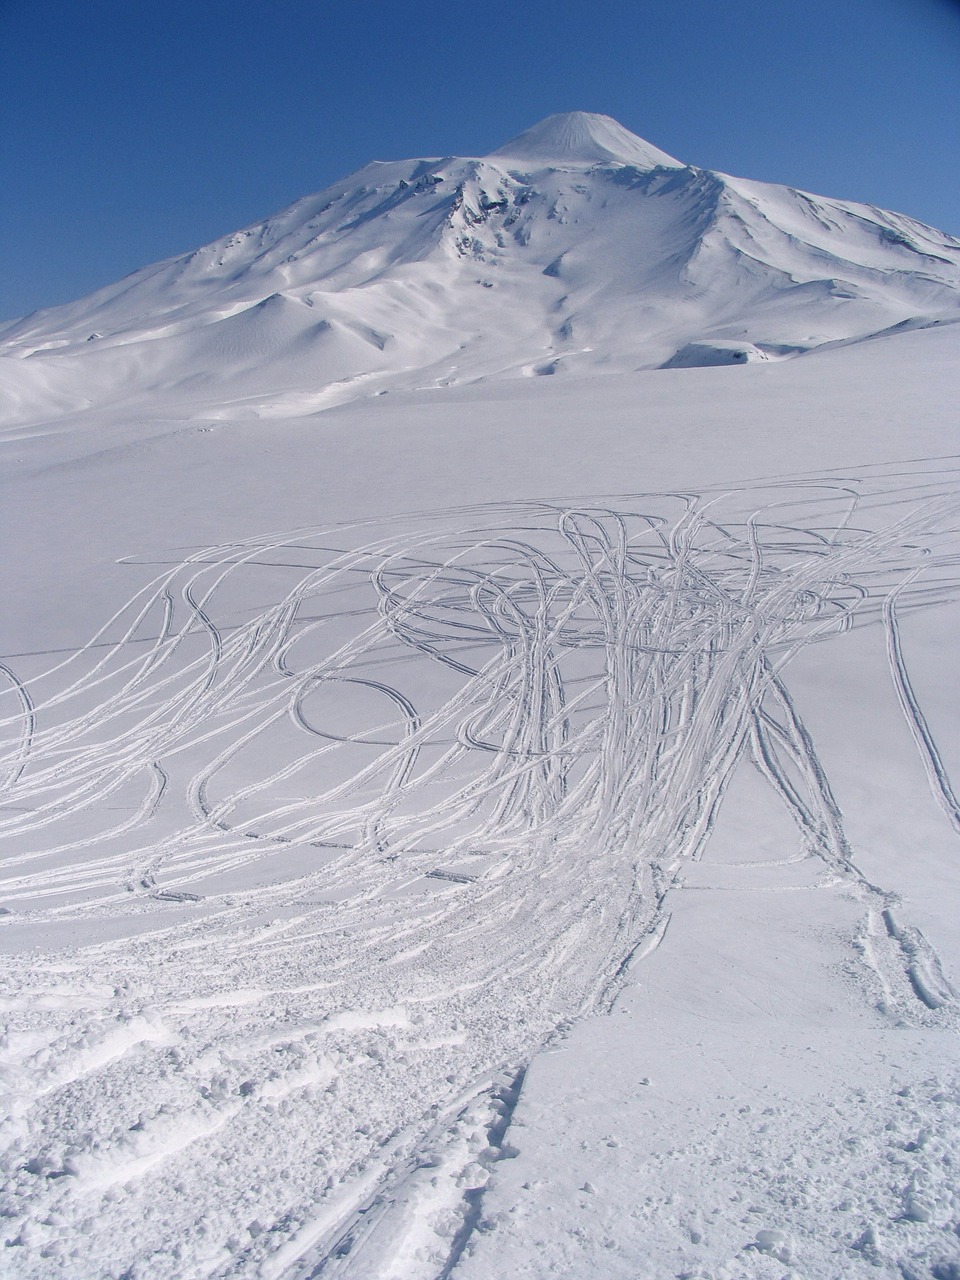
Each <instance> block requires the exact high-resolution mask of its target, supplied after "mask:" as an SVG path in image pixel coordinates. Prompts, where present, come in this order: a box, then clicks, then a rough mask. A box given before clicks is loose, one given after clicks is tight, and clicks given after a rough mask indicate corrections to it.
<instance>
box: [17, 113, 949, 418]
mask: <svg viewBox="0 0 960 1280" xmlns="http://www.w3.org/2000/svg"><path fill="white" fill-rule="evenodd" d="M958 316H960V243H958V242H957V241H956V240H954V239H953V238H951V237H949V236H946V235H944V234H942V233H940V232H938V231H935V230H933V229H932V228H929V227H925V226H923V225H921V224H919V223H917V222H915V221H913V220H912V219H910V218H907V217H905V216H903V215H900V214H894V213H887V212H885V211H883V210H879V209H874V208H870V207H867V206H863V205H855V204H849V203H844V202H841V201H835V200H828V199H825V198H822V197H817V196H810V195H807V194H806V193H804V192H800V191H795V190H792V189H790V188H786V187H778V186H772V185H769V184H764V183H757V182H748V181H744V180H741V179H736V178H730V177H727V176H725V175H723V174H717V173H711V172H707V171H704V170H700V169H696V168H694V167H691V166H684V165H683V164H681V163H680V162H679V161H677V160H674V159H673V158H672V157H670V156H668V155H666V154H665V153H664V152H662V151H659V150H658V149H657V148H655V147H653V146H651V145H649V144H648V143H646V142H644V141H643V140H642V139H640V138H637V137H635V136H634V135H633V134H631V133H629V132H628V131H627V130H625V129H623V128H622V126H620V125H618V124H617V123H616V122H615V121H613V120H611V119H609V118H608V117H605V116H598V115H590V114H587V113H582V112H574V113H571V114H568V115H561V116H553V117H550V118H549V119H547V120H545V121H542V122H541V123H540V124H538V125H535V126H534V127H533V128H532V129H530V130H528V131H527V132H526V133H524V134H521V135H520V136H519V137H518V138H516V139H513V140H512V141H511V142H509V143H507V144H505V146H503V147H501V148H499V149H498V150H497V151H495V152H493V153H492V154H490V155H489V156H486V157H482V158H478V159H474V158H468V159H463V158H450V157H447V158H442V159H441V158H437V159H421V160H412V161H400V162H393V163H379V162H377V163H373V164H370V165H368V166H366V167H365V168H364V169H361V170H359V171H358V172H357V173H355V174H353V175H352V176H350V177H349V178H347V179H345V180H344V181H342V182H340V183H337V184H336V185H334V186H333V187H330V188H328V189H326V190H325V191H322V192H320V193H319V194H317V195H314V196H308V197H306V198H305V199H303V200H299V201H297V202H296V203H295V204H293V205H291V206H290V207H289V208H288V209H286V210H284V211H282V212H281V213H278V214H276V215H274V216H273V217H271V218H268V219H266V220H265V221H264V222H262V223H257V224H255V225H254V226H251V227H247V228H245V229H243V230H242V231H239V232H237V233H235V234H233V235H230V236H225V237H223V238H222V239H220V240H217V241H215V242H214V243H212V244H210V245H207V246H206V247H204V248H202V249H199V250H197V251H196V252H194V253H191V254H187V255H184V256H183V257H179V258H174V259H171V260H169V261H167V262H163V263H159V264H157V265H155V266H152V267H146V268H144V269H143V270H142V271H139V272H136V273H135V274H134V275H132V276H129V277H128V278H126V279H125V280H122V281H120V282H119V283H117V284H116V285H111V286H109V287H107V288H105V289H101V290H99V291H98V292H96V293H94V294H92V295H90V297H88V298H85V299H81V300H80V301H79V302H75V303H71V304H68V305H66V306H62V307H57V308H53V309H51V310H48V311H42V312H38V313H36V314H34V315H32V316H28V317H26V318H25V319H23V320H21V321H17V322H13V323H10V324H8V325H6V326H5V327H4V328H2V329H0V342H2V345H0V356H2V357H3V358H2V359H0V396H2V400H0V405H2V409H0V413H2V415H3V416H2V419H0V420H3V421H7V422H31V421H38V420H42V419H44V418H46V417H49V416H51V415H56V414H58V413H62V412H65V411H76V410H82V409H85V408H89V407H96V408H99V409H103V408H107V407H111V406H115V407H116V408H117V409H120V408H122V409H123V410H124V411H126V412H156V411H157V407H158V405H160V404H161V403H162V404H163V405H164V406H165V409H164V411H165V412H168V413H170V414H176V415H179V416H184V417H187V416H189V417H201V416H207V417H211V418H217V417H220V416H224V415H225V416H230V417H236V416H237V415H241V414H248V415H251V416H260V417H277V416H285V415H287V414H290V413H300V412H311V411H315V410H318V409H323V408H328V407H330V406H331V405H334V404H337V403H343V402H345V401H348V400H352V399H355V398H357V397H364V396H368V395H371V394H376V393H381V392H384V391H388V390H396V389H402V388H407V389H411V388H417V387H437V386H445V385H450V384H456V383H459V382H464V381H474V380H478V379H501V378H510V377H518V376H524V375H527V376H530V375H542V374H551V373H565V372H578V373H582V374H594V373H602V372H610V371H629V370H635V369H643V368H656V367H658V366H660V365H663V364H669V365H680V366H689V365H692V364H711V363H743V362H747V361H750V360H754V359H769V358H776V357H780V356H784V355H790V354H797V353H800V352H804V351H807V350H809V349H810V348H812V347H816V346H818V345H822V344H824V343H826V342H835V341H848V340H851V339H857V338H862V337H864V336H867V335H870V334H874V333H876V332H879V331H882V330H884V329H886V328H889V327H890V326H892V325H897V324H907V325H925V324H929V323H932V322H936V321H939V320H944V319H955V318H957V317H958Z"/></svg>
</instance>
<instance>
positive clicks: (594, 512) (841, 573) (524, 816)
mask: <svg viewBox="0 0 960 1280" xmlns="http://www.w3.org/2000/svg"><path fill="white" fill-rule="evenodd" d="M956 525H957V503H956V495H955V493H954V492H953V491H952V490H951V489H950V488H949V486H947V485H946V484H945V482H944V480H943V478H942V477H941V476H935V475H932V474H927V473H925V472H924V471H922V470H921V469H920V468H919V467H918V468H915V469H914V470H913V472H912V473H910V474H906V475H905V474H903V473H899V474H897V475H885V474H883V473H882V472H880V471H872V472H869V473H867V474H866V475H865V476H859V477H857V476H854V477H814V478H811V479H799V480H793V481H789V480H784V481H781V482H777V483H776V484H766V485H752V486H744V487H743V488H741V489H737V490H731V491H725V492H715V493H704V494H650V495H634V496H631V497H629V498H622V499H617V500H616V501H612V500H607V501H604V502H596V501H591V502H590V503H584V504H572V503H539V502H530V503H513V504H508V505H503V506H491V507H476V508H471V509H466V510H455V511H446V512H440V513H435V514H431V515H428V516H416V517H405V518H403V519H398V520H395V521H390V522H386V521H385V522H380V523H379V525H377V526H372V525H357V526H351V527H339V528H336V529H330V528H324V529H317V530H298V531H297V532H296V533H295V534H294V535H285V534H283V535H277V536H275V537H264V538H258V539H251V540H248V541H245V542H242V543H237V544H231V545H223V546H218V547H210V548H204V549H202V550H199V551H197V552H195V553H194V554H192V555H191V556H189V557H188V558H186V559H185V560H183V561H182V562H179V563H177V564H176V565H175V567H173V568H172V569H171V570H170V571H169V572H167V573H165V574H164V575H163V576H161V577H160V578H158V579H157V580H156V581H155V582H153V583H152V584H151V585H150V586H148V587H147V588H145V589H144V590H143V591H142V592H141V593H140V594H139V595H138V596H137V597H136V598H135V599H134V600H133V601H131V602H130V604H129V605H128V606H127V607H126V608H125V609H123V610H120V611H119V612H118V614H117V615H116V616H115V617H114V618H113V619H111V621H110V622H109V623H108V624H107V625H106V626H105V627H104V629H103V630H102V631H101V632H100V633H99V634H98V635H97V636H95V637H94V638H93V639H92V640H91V642H90V644H89V645H88V646H86V647H85V648H83V649H81V650H79V651H78V652H77V653H76V654H74V655H72V656H71V657H70V658H68V659H67V660H65V661H64V662H62V663H60V664H59V665H57V666H56V667H54V668H52V669H51V670H49V671H47V672H44V673H42V674H40V675H38V676H35V677H34V678H33V679H31V680H30V681H24V680H22V679H21V678H20V677H19V676H17V675H16V674H14V672H13V669H12V668H8V667H7V666H4V667H3V672H4V675H5V678H6V685H5V687H4V689H3V690H2V691H0V714H2V716H3V723H2V726H0V733H2V734H3V736H4V737H5V738H6V739H7V741H6V743H5V747H4V750H5V754H4V756H3V757H2V759H0V776H2V777H3V778H4V780H5V789H4V792H3V795H2V801H3V808H2V809H0V835H2V836H4V837H5V838H6V839H7V841H8V845H7V847H8V848H9V850H10V852H9V854H8V856H7V857H6V859H5V861H4V864H3V873H2V883H0V893H2V901H3V902H4V903H5V904H6V905H7V907H8V909H9V910H12V911H13V912H15V913H18V914H19V915H22V914H23V913H24V912H27V913H33V915H34V918H35V919H36V920H37V921H38V923H39V922H42V921H49V922H51V923H52V924H53V925H63V926H64V927H66V928H68V929H69V928H70V927H71V926H72V925H76V926H77V927H81V926H82V927H84V928H87V929H90V930H93V931H94V932H96V931H97V930H99V938H98V940H95V941H93V942H90V943H89V944H88V945H85V946H82V947H80V948H79V949H78V950H77V951H76V952H75V953H73V955H72V957H71V958H70V959H69V960H67V959H64V958H63V957H62V956H60V957H59V958H58V957H57V956H56V955H53V956H52V957H47V958H42V959H40V960H39V961H37V963H36V965H35V969H34V971H33V972H31V973H28V974H25V973H24V972H23V966H22V965H18V964H15V963H14V962H13V961H12V960H11V961H7V962H5V967H6V968H7V970H8V971H9V972H8V978H9V984H10V985H9V990H10V993H11V994H10V996H9V997H8V999H7V1002H6V1007H7V1009H8V1011H9V1013H10V1019H11V1025H12V1027H13V1032H12V1034H11V1036H10V1037H9V1038H8V1041H7V1044H6V1047H5V1049H4V1053H5V1055H6V1056H5V1058H4V1062H3V1067H2V1077H0V1079H2V1081H3V1083H4V1084H5V1086H6V1088H7V1090H8V1092H9V1097H10V1105H11V1116H12V1119H11V1120H10V1122H9V1124H8V1125H7V1126H6V1130H5V1141H6V1144H7V1145H6V1151H5V1155H4V1156H3V1168H4V1171H5V1174H6V1178H7V1184H6V1197H7V1200H6V1204H7V1207H8V1208H10V1210H11V1212H12V1213H13V1214H17V1213H22V1212H23V1206H24V1205H27V1206H29V1214H28V1216H29V1218H30V1219H31V1220H32V1223H33V1225H32V1226H29V1227H27V1226H26V1225H25V1226H24V1227H23V1231H25V1232H27V1233H28V1235H29V1233H30V1232H31V1231H32V1232H33V1233H34V1235H35V1236H36V1237H37V1240H39V1241H40V1243H41V1245H43V1246H45V1247H48V1248H49V1249H51V1250H52V1251H53V1252H52V1253H49V1254H48V1255H47V1257H48V1258H49V1257H53V1258H55V1259H56V1260H57V1266H58V1267H62V1268H66V1270H67V1272H69V1269H70V1267H71V1266H75V1265H77V1264H78V1260H79V1259H82V1258H83V1257H84V1256H85V1253H86V1251H88V1250H89V1249H91V1248H94V1249H95V1250H96V1251H97V1257H98V1259H100V1260H101V1261H100V1265H102V1266H103V1268H104V1271H103V1274H110V1275H114V1274H116V1275H119V1274H121V1273H122V1274H125V1275H129V1276H131V1277H132V1276H137V1275H141V1274H142V1275H151V1276H174V1275H175V1276H177V1277H183V1278H186V1277H192V1276H208V1275H221V1276H228V1275H241V1274H244V1275H245V1274H258V1275H259V1274H262V1275H265V1276H277V1277H279V1276H286V1275H290V1276H293V1275H301V1274H302V1275H307V1274H314V1273H315V1272H316V1268H317V1267H319V1266H320V1265H321V1264H324V1265H326V1266H329V1268H330V1274H341V1273H344V1274H345V1273H346V1270H348V1269H349V1268H348V1266H347V1262H346V1261H345V1259H346V1258H347V1257H348V1254H347V1252H346V1250H347V1246H348V1244H349V1243H351V1242H353V1241H354V1240H355V1238H359V1237H360V1236H362V1234H363V1232H362V1231H361V1230H360V1226H358V1224H362V1223H366V1229H367V1230H368V1231H369V1230H371V1229H372V1227H371V1224H372V1223H374V1222H375V1221H376V1220H377V1206H378V1205H382V1204H383V1203H384V1202H385V1201H384V1196H385V1194H386V1190H385V1189H386V1188H388V1187H394V1188H395V1187H396V1186H397V1185H398V1179H399V1180H400V1181H402V1180H403V1178H405V1177H408V1175H411V1173H412V1172H416V1170H417V1169H418V1168H420V1167H422V1165H423V1163H424V1161H426V1160H428V1159H433V1160H434V1161H435V1163H436V1164H437V1165H438V1167H440V1166H444V1167H446V1165H449V1166H450V1168H451V1169H452V1170H453V1172H454V1173H455V1174H456V1177H454V1178H453V1181H456V1178H460V1180H461V1181H463V1180H464V1179H466V1180H467V1181H468V1182H469V1179H470V1178H471V1177H472V1178H473V1179H474V1182H476V1180H477V1179H478V1178H479V1179H480V1180H481V1181H482V1176H483V1163H484V1160H489V1159H491V1158H492V1157H491V1156H490V1150H491V1143H492V1139H491V1136H490V1135H491V1133H493V1132H495V1131H497V1120H496V1116H497V1115H498V1114H501V1113H502V1112H503V1109H504V1107H505V1106H506V1105H507V1104H506V1102H505V1101H504V1099H508V1098H509V1096H510V1089H511V1085H510V1081H511V1080H512V1079H513V1077H514V1076H515V1074H516V1072H517V1070H518V1069H519V1068H520V1067H521V1066H522V1064H523V1063H524V1062H525V1061H527V1060H528V1059H529V1057H530V1055H531V1054H532V1053H533V1052H534V1051H535V1050H536V1049H537V1048H538V1047H540V1046H542V1045H543V1044H544V1043H545V1042H546V1041H548V1040H549V1038H550V1037H551V1036H553V1035H555V1034H556V1032H557V1031H558V1029H560V1028H562V1027H563V1026H564V1025H565V1024H567V1023H568V1022H569V1020H570V1019H572V1018H574V1017H576V1016H578V1015H579V1014H581V1013H582V1012H584V1011H585V1010H588V1009H595V1008H598V1007H603V1006H604V1005H605V1004H606V1003H607V1002H608V1001H609V1000H610V998H611V997H612V995H613V994H615V992H616V990H617V986H618V983H619V982H620V981H621V977H622V974H623V971H624V968H625V964H626V961H627V960H628V958H629V957H630V955H631V954H632V953H634V952H635V950H636V949H637V948H638V947H639V948H642V947H643V946H644V945H645V940H647V939H651V938H652V939H656V938H659V937H660V936H662V932H663V929H664V926H665V921H664V919H663V918H662V912H661V903H662V899H663V896H664V893H665V891H666V890H667V888H668V887H669V886H670V884H671V883H672V881H673V877H674V875H675V873H676V872H677V870H678V869H679V868H680V867H681V866H682V865H683V864H684V862H685V861H687V860H689V859H691V858H696V857H698V856H699V855H700V853H701V851H702V849H703V847H704V844H705V842H706V840H707V839H708V837H709V834H710V831H711V828H712V825H713V822H714V819H715V816H716V813H717V809H718V806H719V804H720V802H721V800H722V797H723V794H724V791H725V788H726V787H727V784H728V782H729V781H730V778H731V777H732V774H733V770H734V768H735V767H736V765H737V764H738V762H739V761H740V760H741V759H743V758H747V757H752V759H753V760H754V762H755V763H756V765H757V767H758V768H759V769H760V771H761V773H762V774H763V775H764V776H765V777H766V778H767V780H768V781H769V782H770V784H771V786H772V787H773V788H774V790H775V792H776V794H777V795H778V796H779V797H780V798H781V799H782V801H783V802H784V804H785V805H786V807H787V809H788V811H789V812H790V813H791V814H792V816H793V817H794V819H795V821H796V824H797V828H798V831H799V833H800V837H801V839H802V841H803V844H804V848H805V850H806V851H807V853H808V854H809V855H810V856H816V857H819V858H821V859H823V860H824V861H825V862H826V863H828V864H829V866H830V867H831V869H832V870H833V871H834V872H835V874H836V875H838V876H840V877H843V878H845V879H846V880H847V881H848V882H849V884H850V887H851V891H852V892H855V893H857V894H859V895H860V896H861V897H862V899H863V902H864V905H865V910H867V911H869V913H870V915H871V919H873V920H876V921H882V922H883V924H884V927H885V929H886V935H887V941H888V942H889V944H890V947H889V948H888V949H890V948H892V949H893V950H894V951H896V949H897V947H899V948H900V952H901V953H902V954H901V957H900V958H901V960H902V964H903V968H904V973H905V974H906V976H907V978H909V982H910V984H911V985H912V990H913V992H914V993H915V994H916V995H917V996H918V999H917V1000H915V1001H914V1002H913V1006H911V1007H910V1009H908V1010H907V1011H906V1013H904V1012H903V1011H901V1016H909V1017H913V1018H916V1019H920V1020H923V1019H929V1018H936V1017H947V1016H951V1017H952V1016H953V1013H952V1011H953V1007H954V1001H955V993H953V991H952V989H951V988H950V987H949V984H948V983H947V982H946V980H945V979H944V978H943V975H942V974H941V973H940V971H939V968H938V965H937V961H936V957H935V956H934V955H932V953H931V952H930V951H929V948H927V947H926V944H925V942H924V940H923V938H922V935H919V934H918V933H917V931H916V930H911V929H910V928H909V926H906V925H901V924H900V923H899V921H897V920H896V918H895V917H894V916H893V915H892V914H891V912H890V903H889V901H888V900H887V899H886V898H885V896H884V894H883V893H882V891H881V890H880V889H878V888H877V887H875V886H873V885H870V884H869V883H868V882H867V881H866V880H864V878H863V877H862V876H861V874H860V873H859V871H858V870H857V868H856V865H855V863H854V861H853V860H852V856H851V851H850V849H849V847H848V845H847V841H846V837H845V835H844V831H843V821H842V815H841V813H840V810H839V808H838V806H837V803H836V800H835V799H834V797H833V795H832V793H831V789H830V784H829V780H828V778H827V777H826V774H825V772H824V770H823V767H822V765H821V763H820V761H819V759H818V756H817V752H816V748H815V744H814V742H813V740H812V738H811V736H810V734H809V733H808V731H807V729H806V728H805V726H804V724H803V721H802V719H801V717H800V715H799V712H798V710H797V708H796V706H795V705H794V703H793V701H792V699H791V696H790V692H789V688H788V685H787V683H786V676H787V671H788V664H789V660H790V658H791V657H792V656H793V655H795V654H796V653H797V652H798V651H800V650H801V649H802V648H803V647H805V646H807V645H809V644H813V643H818V642H821V641H825V640H827V639H829V638H831V637H835V636H837V635H839V634H841V633H843V632H844V631H845V630H847V629H849V628H850V627H851V626H857V625H861V624H870V623H874V624H878V625H879V624H881V623H885V625H886V628H887V634H888V637H889V652H890V661H891V669H892V672H893V675H894V678H895V682H896V687H897V689H898V693H899V696H900V698H901V702H902V703H903V705H904V710H905V711H906V712H907V714H908V715H909V716H910V717H911V718H912V724H913V726H914V732H915V735H919V736H918V745H919V746H920V747H921V749H922V750H923V751H924V752H925V763H926V765H927V767H928V772H931V771H932V777H931V785H933V784H934V783H935V784H936V786H937V788H939V795H940V798H941V800H942V801H944V802H946V801H949V800H950V799H951V798H952V796H953V794H954V793H953V792H952V791H951V789H950V783H949V779H947V778H946V773H945V770H944V768H943V765H942V762H941V761H940V758H939V756H938V755H937V754H936V748H935V744H934V743H933V741H932V736H931V735H930V731H929V728H928V727H927V726H926V723H925V721H924V720H923V718H922V713H921V712H920V711H919V707H918V705H917V703H916V698H915V695H913V693H912V689H911V686H910V683H909V677H908V676H907V675H906V667H905V663H904V660H903V652H902V647H901V645H900V642H899V639H898V633H897V615H898V613H902V612H903V611H905V610H908V609H910V608H916V607H922V606H925V605H928V604H930V603H935V602H936V601H938V600H942V599H947V598H951V597H952V596H954V595H955V592H956V586H957V578H956ZM265 599H266V600H268V601H270V603H268V604H264V603H263V602H264V600H265ZM120 814H122V815H123V816H120V817H118V815H120ZM161 904H162V905H161ZM131 921H132V922H133V923H132V924H131ZM131 933H132V934H133V936H131ZM112 937H115V938H116V940H111V938H112ZM889 989H890V992H891V993H892V994H891V998H895V997H896V990H897V988H896V983H895V982H893V983H892V985H891V986H890V988H889ZM31 1000H33V1001H34V1002H35V1004H34V1006H33V1009H31V1005H30V1001H31ZM914 1006H915V1007H914ZM37 1008H42V1009H43V1010H44V1011H45V1013H44V1017H43V1019H42V1020H41V1019H40V1018H38V1016H37V1014H36V1009H37ZM501 1136H502V1134H501ZM495 1145H496V1144H495V1143H494V1144H493V1146H495ZM430 1153H433V1154H432V1155H431V1154H430ZM437 1153H439V1154H437ZM484 1153H486V1154H484ZM445 1162H446V1164H445ZM470 1169H473V1170H474V1172H473V1173H468V1172H464V1171H465V1170H470ZM253 1185H256V1187H257V1188H258V1190H257V1192H256V1206H253V1205H252V1203H251V1201H250V1196H251V1191H250V1188H251V1186H253ZM470 1185H473V1184H472V1183H471V1184H470ZM118 1188H126V1192H125V1194H123V1195H122V1196H121V1195H118V1194H117V1189H118ZM391 1194H395V1195H399V1194H400V1193H398V1192H396V1193H395V1192H391ZM378 1197H379V1199H378ZM38 1206H39V1209H40V1210H42V1212H38ZM448 1208H449V1218H450V1227H449V1232H448V1235H449V1256H450V1257H453V1256H454V1255H455V1253H456V1250H457V1248H459V1247H462V1241H461V1244H460V1245H458V1244H457V1240H458V1239H459V1238H460V1235H461V1234H462V1231H463V1229H464V1223H466V1222H469V1205H467V1206H466V1207H465V1206H464V1204H458V1205H454V1206H453V1207H448ZM360 1211H364V1212H363V1213H360ZM358 1213H360V1216H359V1217H358V1216H357V1215H358ZM51 1215H52V1216H51ZM41 1221H45V1222H46V1225H38V1224H39V1223H40V1222H41ZM351 1224H353V1225H352V1226H351ZM37 1233H39V1236H37ZM458 1233H459V1234H458ZM441 1234H442V1233H441ZM40 1237H43V1238H42V1240H41V1239H40ZM91 1242H92V1243H91ZM23 1243H24V1244H26V1243H28V1240H27V1239H26V1238H25V1240H24V1242H23ZM338 1250H339V1252H338ZM30 1255H31V1257H33V1258H34V1259H36V1262H37V1265H38V1267H40V1269H39V1270H35V1271H30V1270H29V1267H28V1268H27V1269H26V1270H25V1271H24V1272H23V1274H24V1275H28V1274H29V1275H34V1274H36V1275H40V1274H42V1273H43V1268H42V1266H41V1265H40V1264H41V1263H44V1258H43V1257H41V1256H40V1252H39V1251H38V1250H34V1249H31V1250H30ZM354 1256H355V1257H356V1256H357V1255H356V1254H355V1255H354ZM324 1260H326V1262H324ZM356 1265H357V1266H358V1267H361V1269H360V1270H357V1271H356V1272H355V1274H357V1275H361V1274H362V1263H357V1264H356ZM138 1267H139V1268H141V1269H140V1270H137V1268H138ZM441 1270H442V1268H438V1274H440V1272H441ZM47 1274H49V1271H47ZM325 1274H326V1271H325ZM351 1274H353V1272H351Z"/></svg>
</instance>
